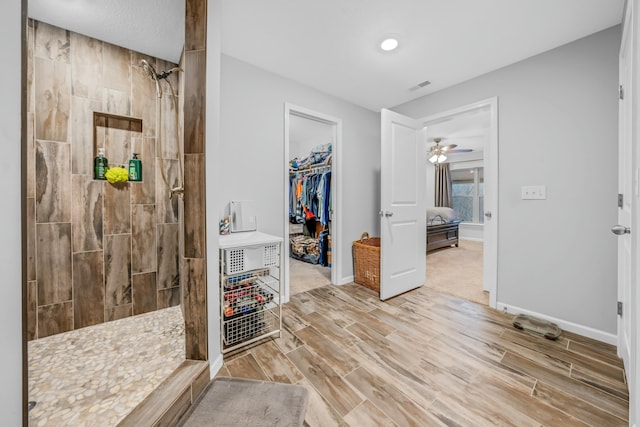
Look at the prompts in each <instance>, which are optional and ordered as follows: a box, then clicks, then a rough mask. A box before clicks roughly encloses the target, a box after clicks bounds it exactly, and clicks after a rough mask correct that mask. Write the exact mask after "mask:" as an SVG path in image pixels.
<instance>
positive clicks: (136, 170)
mask: <svg viewBox="0 0 640 427" xmlns="http://www.w3.org/2000/svg"><path fill="white" fill-rule="evenodd" d="M129 181H142V162H141V161H140V159H139V158H138V153H133V159H131V160H129Z"/></svg>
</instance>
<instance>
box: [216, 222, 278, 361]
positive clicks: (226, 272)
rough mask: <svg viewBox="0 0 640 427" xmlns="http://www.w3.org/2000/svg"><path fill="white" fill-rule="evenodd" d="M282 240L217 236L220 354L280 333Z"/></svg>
mask: <svg viewBox="0 0 640 427" xmlns="http://www.w3.org/2000/svg"><path fill="white" fill-rule="evenodd" d="M281 245H282V239H281V238H279V237H276V236H270V235H268V234H264V233H260V232H244V233H234V234H230V235H225V236H220V326H221V327H220V344H221V346H220V347H221V348H222V353H227V352H230V351H233V350H236V349H238V348H241V347H244V346H247V345H249V344H252V343H254V342H257V341H260V340H262V339H264V338H268V337H272V336H278V337H279V336H280V331H281V330H282V299H281V295H282V284H281V269H280V254H281Z"/></svg>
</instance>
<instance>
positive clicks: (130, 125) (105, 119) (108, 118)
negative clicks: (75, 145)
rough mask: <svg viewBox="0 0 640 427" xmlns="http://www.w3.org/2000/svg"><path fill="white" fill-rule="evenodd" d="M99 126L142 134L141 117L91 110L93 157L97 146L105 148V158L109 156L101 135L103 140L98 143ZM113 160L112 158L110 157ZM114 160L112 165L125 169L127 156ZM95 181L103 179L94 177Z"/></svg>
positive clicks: (96, 152)
mask: <svg viewBox="0 0 640 427" xmlns="http://www.w3.org/2000/svg"><path fill="white" fill-rule="evenodd" d="M99 128H105V129H118V130H123V131H129V132H135V133H139V134H142V119H140V118H137V117H129V116H120V115H117V114H110V113H102V112H99V111H94V112H93V158H95V157H96V156H97V155H98V148H105V151H107V153H106V154H107V155H106V156H105V157H107V159H108V158H109V156H108V154H109V150H108V149H107V148H108V147H106V145H107V144H106V138H104V137H103V139H104V141H103V144H99V142H98V141H99V136H98V135H99V133H98V130H99ZM99 145H101V147H98V146H99ZM127 157H128V156H127ZM111 160H114V159H111ZM115 160H116V161H114V162H113V163H112V165H116V166H119V167H123V168H125V169H127V166H126V163H125V162H128V160H129V159H128V158H127V159H115ZM94 180H95V181H105V180H102V179H95V178H94ZM127 182H135V183H139V182H142V180H140V181H127Z"/></svg>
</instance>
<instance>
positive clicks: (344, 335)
mask: <svg viewBox="0 0 640 427" xmlns="http://www.w3.org/2000/svg"><path fill="white" fill-rule="evenodd" d="M305 318H308V319H309V321H310V322H311V324H313V328H314V329H315V330H317V331H318V332H320V333H321V334H322V335H324V336H325V337H327V338H328V339H329V340H331V342H333V343H336V344H338V345H339V346H340V347H343V348H345V347H350V346H352V345H353V344H355V343H357V342H359V341H360V340H359V339H358V338H356V337H355V335H353V334H351V333H349V332H348V331H347V330H346V329H343V328H341V327H339V326H338V325H336V324H335V323H334V322H332V321H331V320H329V319H328V318H326V317H325V316H323V315H322V314H320V313H311V314H309V315H307V316H305ZM352 323H353V322H352ZM349 324H351V323H349Z"/></svg>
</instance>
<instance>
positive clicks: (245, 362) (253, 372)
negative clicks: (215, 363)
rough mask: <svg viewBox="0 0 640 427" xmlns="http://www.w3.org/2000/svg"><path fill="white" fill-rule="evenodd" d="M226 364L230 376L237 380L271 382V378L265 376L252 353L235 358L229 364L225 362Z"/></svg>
mask: <svg viewBox="0 0 640 427" xmlns="http://www.w3.org/2000/svg"><path fill="white" fill-rule="evenodd" d="M224 364H225V366H226V367H227V369H228V370H229V375H231V376H233V377H235V378H248V379H252V380H261V381H269V377H268V376H267V374H265V372H264V371H263V370H262V368H261V367H260V365H259V364H258V362H257V361H256V359H255V357H253V354H251V353H248V354H246V355H245V356H242V357H238V358H235V359H233V360H231V361H229V362H225V363H224Z"/></svg>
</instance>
